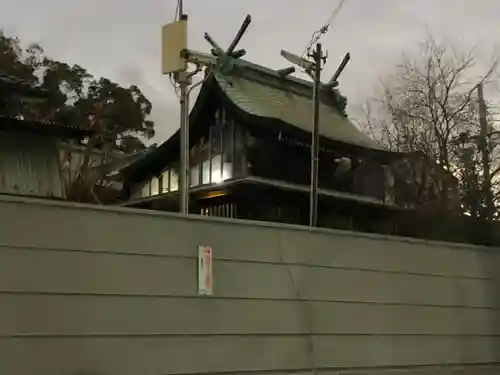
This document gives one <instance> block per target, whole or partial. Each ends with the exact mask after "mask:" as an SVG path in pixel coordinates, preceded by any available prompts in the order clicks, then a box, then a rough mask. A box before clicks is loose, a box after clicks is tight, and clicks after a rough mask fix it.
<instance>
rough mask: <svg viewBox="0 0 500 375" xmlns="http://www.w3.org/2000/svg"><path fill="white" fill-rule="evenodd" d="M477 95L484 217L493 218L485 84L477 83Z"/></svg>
mask: <svg viewBox="0 0 500 375" xmlns="http://www.w3.org/2000/svg"><path fill="white" fill-rule="evenodd" d="M477 97H478V105H479V126H480V132H479V148H480V150H481V156H482V167H483V197H484V205H485V207H484V214H485V215H484V218H485V219H487V220H491V219H492V218H493V197H492V194H491V181H490V150H489V142H488V138H489V134H488V119H487V110H486V102H485V100H484V91H483V84H482V83H479V84H478V85H477Z"/></svg>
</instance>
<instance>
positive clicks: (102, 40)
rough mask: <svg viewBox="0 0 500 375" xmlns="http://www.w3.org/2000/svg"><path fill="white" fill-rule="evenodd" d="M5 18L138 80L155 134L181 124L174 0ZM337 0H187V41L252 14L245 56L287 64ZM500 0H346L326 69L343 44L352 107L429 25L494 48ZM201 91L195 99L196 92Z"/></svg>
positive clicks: (37, 38) (225, 30)
mask: <svg viewBox="0 0 500 375" xmlns="http://www.w3.org/2000/svg"><path fill="white" fill-rule="evenodd" d="M0 4H1V5H2V12H1V13H0V27H1V28H3V30H4V31H5V33H7V34H9V35H16V36H19V37H20V38H21V40H22V41H24V42H26V43H29V42H39V43H41V44H42V46H43V47H44V48H45V50H46V52H47V54H49V55H51V56H52V57H53V58H56V59H60V60H64V61H67V62H69V63H77V64H80V65H82V66H83V67H85V68H87V69H88V70H89V72H90V73H92V74H94V75H97V76H106V77H108V78H110V79H112V80H116V81H118V82H120V83H122V84H131V83H135V84H138V85H139V86H140V87H141V89H143V91H144V92H145V93H146V95H147V96H148V97H149V99H150V100H151V101H152V102H153V106H154V118H155V120H156V127H157V134H158V135H157V137H155V140H156V141H158V142H161V141H163V140H164V139H165V138H167V137H168V136H169V135H170V134H171V133H172V132H173V131H175V129H176V128H177V127H178V123H179V122H178V103H177V101H176V96H175V94H174V93H173V90H172V88H171V86H170V85H169V82H168V79H167V78H166V77H164V76H162V75H161V73H160V28H161V25H162V24H164V23H167V22H170V21H171V20H172V19H173V17H174V10H175V6H176V0H15V1H14V0H0ZM337 4H338V0H307V1H306V0H185V7H186V10H187V13H188V14H189V34H190V35H189V39H190V48H192V49H196V50H201V51H208V45H207V43H206V42H205V41H204V39H203V33H204V32H205V31H207V32H209V33H210V34H211V35H212V36H213V37H214V38H215V39H216V41H218V42H219V44H221V45H222V46H226V45H227V44H228V43H229V42H230V40H231V39H232V37H233V35H234V33H235V32H236V30H237V28H238V27H239V25H240V24H241V22H242V20H243V18H244V17H245V15H246V14H247V13H249V14H251V15H252V17H253V22H252V24H251V26H250V28H249V30H248V32H247V34H246V36H245V38H244V40H243V41H242V43H241V46H242V47H244V48H245V49H246V50H247V56H246V58H247V59H249V60H251V61H253V62H256V63H259V64H263V65H267V66H269V67H272V68H280V67H283V66H285V65H286V64H285V63H284V61H283V59H282V58H281V57H280V54H279V51H280V49H282V48H284V49H287V50H290V51H294V52H296V53H298V54H300V53H301V52H302V50H303V49H304V47H305V45H306V44H307V42H308V41H309V39H310V37H311V34H312V32H313V31H314V30H316V29H318V28H319V27H320V26H321V24H322V23H324V22H325V21H326V19H327V18H328V16H329V14H330V13H331V12H332V11H333V9H334V8H335V7H336V5H337ZM499 20H500V0H474V1H473V0H347V2H346V5H345V6H344V8H343V9H342V11H341V12H340V13H339V15H338V17H337V18H336V19H335V22H334V24H333V26H332V28H331V30H330V31H329V33H328V34H327V35H326V36H324V37H323V39H322V43H323V44H324V46H325V47H326V48H327V49H328V53H329V59H328V62H327V66H326V67H325V71H326V73H332V72H333V71H334V70H335V69H336V68H337V66H338V64H339V63H340V61H341V59H342V57H343V56H344V54H345V53H346V52H350V53H351V55H352V59H351V63H350V64H349V65H348V67H347V68H346V70H345V72H344V73H343V75H342V77H341V80H340V89H341V91H342V92H343V94H345V95H346V96H347V97H348V101H349V114H350V115H351V116H352V117H354V118H356V117H358V116H359V114H360V112H359V107H360V105H361V104H362V103H363V102H364V101H365V100H366V99H367V98H369V97H371V96H372V95H373V92H374V90H375V88H376V86H377V83H378V80H379V78H380V77H381V76H383V75H384V74H386V73H387V72H388V71H390V69H391V67H392V66H393V65H394V64H395V63H396V62H397V60H398V58H400V56H401V54H402V52H403V51H409V50H410V51H411V49H412V48H413V47H415V45H416V43H418V41H419V40H421V39H422V38H424V37H425V35H427V34H428V33H429V32H430V33H432V34H433V35H434V36H435V37H436V38H437V39H441V38H449V39H452V40H454V41H455V42H460V43H464V44H466V45H468V46H471V45H476V44H477V45H479V46H481V47H482V48H483V50H489V51H493V49H494V48H496V47H498V46H499V45H500V32H499V26H498V25H499ZM192 100H194V98H192Z"/></svg>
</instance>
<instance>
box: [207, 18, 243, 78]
mask: <svg viewBox="0 0 500 375" xmlns="http://www.w3.org/2000/svg"><path fill="white" fill-rule="evenodd" d="M251 22H252V17H251V16H250V15H249V14H248V15H247V16H246V17H245V20H244V21H243V23H242V25H241V26H240V29H239V30H238V33H237V34H236V36H235V37H234V39H233V41H232V42H231V44H230V45H229V47H228V48H227V50H226V51H224V50H223V49H222V48H221V47H220V46H219V45H218V44H217V42H216V41H215V40H214V39H213V38H212V37H211V36H210V35H209V34H208V33H205V35H204V37H205V40H206V41H207V42H208V43H210V45H211V46H212V49H211V52H212V55H213V56H215V57H216V58H217V64H216V66H215V69H217V70H218V71H220V72H221V73H225V74H227V73H229V72H230V71H231V70H232V69H233V68H234V66H235V65H236V64H237V62H236V60H238V59H239V58H241V57H243V56H244V55H245V54H246V51H245V50H244V49H238V50H236V46H237V45H238V43H239V42H240V40H241V38H242V37H243V35H244V34H245V32H246V31H247V29H248V26H249V25H250V23H251Z"/></svg>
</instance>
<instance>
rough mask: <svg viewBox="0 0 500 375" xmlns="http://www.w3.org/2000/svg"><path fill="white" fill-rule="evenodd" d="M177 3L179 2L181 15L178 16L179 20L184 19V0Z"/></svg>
mask: <svg viewBox="0 0 500 375" xmlns="http://www.w3.org/2000/svg"><path fill="white" fill-rule="evenodd" d="M177 1H179V6H178V8H179V15H178V17H179V19H182V16H183V15H184V1H183V0H177Z"/></svg>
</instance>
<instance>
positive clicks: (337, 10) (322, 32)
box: [302, 0, 347, 57]
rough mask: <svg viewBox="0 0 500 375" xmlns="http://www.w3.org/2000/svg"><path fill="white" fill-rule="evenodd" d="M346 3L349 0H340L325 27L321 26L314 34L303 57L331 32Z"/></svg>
mask: <svg viewBox="0 0 500 375" xmlns="http://www.w3.org/2000/svg"><path fill="white" fill-rule="evenodd" d="M346 2H347V0H340V2H339V4H338V5H337V7H336V8H335V9H334V10H333V12H332V13H331V14H330V16H329V17H328V19H327V20H326V22H325V23H324V24H323V26H321V27H320V28H319V30H316V31H315V32H314V33H313V34H312V36H311V40H310V41H309V43H308V44H307V46H306V48H304V51H303V52H302V57H304V56H305V54H306V53H307V51H308V50H309V49H310V48H311V47H312V46H313V44H315V43H317V42H318V41H319V40H320V38H321V37H322V36H323V35H325V34H326V33H327V32H328V30H330V27H331V26H332V24H333V21H334V20H335V18H336V17H337V15H338V14H339V13H340V11H341V10H342V7H343V6H344V5H345V3H346Z"/></svg>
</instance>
